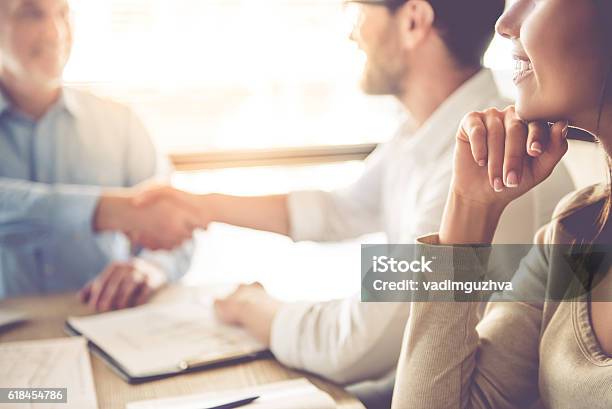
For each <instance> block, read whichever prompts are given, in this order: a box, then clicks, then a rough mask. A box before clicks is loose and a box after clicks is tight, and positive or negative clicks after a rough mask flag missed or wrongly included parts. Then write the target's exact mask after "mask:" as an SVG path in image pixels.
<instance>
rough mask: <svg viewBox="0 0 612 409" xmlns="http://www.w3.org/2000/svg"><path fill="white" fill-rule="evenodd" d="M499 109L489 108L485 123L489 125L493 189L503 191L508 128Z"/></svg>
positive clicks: (489, 164) (488, 148)
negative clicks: (506, 128) (505, 126)
mask: <svg viewBox="0 0 612 409" xmlns="http://www.w3.org/2000/svg"><path fill="white" fill-rule="evenodd" d="M498 112H499V111H497V110H489V111H487V112H486V117H485V124H486V126H487V150H488V155H489V160H488V170H489V183H490V185H491V187H492V188H493V190H495V191H496V192H501V191H503V190H504V182H503V169H504V151H505V139H506V130H505V129H504V123H503V121H502V118H501V117H500V115H498V114H497V113H498Z"/></svg>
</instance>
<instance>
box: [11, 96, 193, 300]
mask: <svg viewBox="0 0 612 409" xmlns="http://www.w3.org/2000/svg"><path fill="white" fill-rule="evenodd" d="M170 171H171V168H170V166H169V164H168V162H167V160H165V159H163V158H161V157H159V156H158V155H157V153H156V151H155V148H154V146H153V144H152V142H151V139H150V137H149V135H148V133H147V132H146V130H145V128H144V127H143V125H142V123H141V122H140V121H139V120H138V118H137V117H136V116H135V115H134V114H133V113H132V112H131V111H130V110H129V109H128V108H126V107H124V106H122V105H119V104H116V103H114V102H110V101H106V100H102V99H99V98H97V97H95V96H93V95H90V94H87V93H84V92H81V91H77V90H73V89H68V88H64V89H63V91H62V96H61V98H60V99H59V100H58V102H57V103H56V104H55V105H54V106H53V107H52V108H51V109H50V110H49V111H48V112H47V113H46V114H45V115H44V117H42V118H41V119H40V120H38V121H34V120H32V119H30V118H28V117H27V116H25V115H23V114H21V113H20V112H17V111H16V110H15V109H13V108H12V107H11V105H10V102H9V101H8V100H7V98H6V97H5V96H4V95H2V93H0V298H4V297H9V296H16V295H24V294H41V293H52V292H60V291H68V290H77V289H80V288H81V287H82V286H83V285H85V284H86V283H87V282H88V281H89V280H91V279H92V278H94V277H95V276H97V275H98V274H99V273H100V272H101V271H102V270H103V269H104V268H105V267H106V266H107V265H108V264H109V263H110V262H111V261H125V260H127V259H129V257H130V254H129V243H128V241H127V239H126V238H125V236H123V235H122V234H118V233H105V234H96V233H95V232H94V231H93V230H92V217H93V214H94V212H95V209H96V205H97V202H98V198H99V195H100V193H101V191H102V190H103V189H104V188H107V187H129V186H134V185H136V184H138V183H140V182H142V181H144V180H146V179H149V178H151V177H158V178H159V177H160V176H161V177H164V178H167V177H168V176H169V173H170ZM192 254H193V243H192V242H188V243H185V244H184V245H183V246H182V247H180V248H178V249H176V250H175V251H173V252H164V251H158V252H152V251H144V252H142V253H141V254H139V257H140V258H143V259H145V260H147V261H150V262H153V263H156V264H157V265H159V266H160V267H161V268H162V269H163V270H165V271H166V273H167V274H168V276H169V279H170V280H171V281H175V280H177V279H179V278H180V277H181V276H182V275H183V274H184V273H185V272H186V271H187V270H188V268H189V265H190V261H191V256H192Z"/></svg>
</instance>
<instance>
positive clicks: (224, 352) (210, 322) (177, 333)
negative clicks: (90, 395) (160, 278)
mask: <svg viewBox="0 0 612 409" xmlns="http://www.w3.org/2000/svg"><path fill="white" fill-rule="evenodd" d="M67 324H68V326H69V327H70V328H71V329H72V330H74V331H75V332H77V333H79V334H82V335H83V336H85V337H86V338H88V339H89V340H90V341H92V342H93V343H94V344H95V345H96V346H97V347H98V348H99V349H100V350H102V352H103V353H104V354H105V355H106V357H107V360H108V361H109V362H111V363H112V364H113V365H114V366H115V367H116V368H115V369H119V371H120V373H121V374H122V376H124V377H127V378H128V380H130V381H133V380H134V379H145V380H146V378H147V377H154V376H159V375H168V374H174V373H180V372H182V371H184V370H187V369H189V368H191V367H197V366H202V365H206V364H212V363H216V362H222V361H228V360H232V359H236V358H239V357H245V356H249V355H253V354H256V353H258V352H262V351H264V350H265V349H266V348H265V347H264V346H263V345H261V344H260V343H259V342H257V341H256V340H255V339H254V338H252V337H251V336H250V335H249V334H248V333H247V332H246V331H244V330H242V329H240V328H237V327H233V326H228V325H223V324H221V323H219V322H218V321H217V319H216V318H215V316H214V311H213V309H212V305H210V304H204V303H195V302H190V303H180V304H149V305H144V306H141V307H137V308H132V309H128V310H123V311H115V312H110V313H106V314H100V315H95V316H90V317H72V318H70V319H69V320H68V323H67Z"/></svg>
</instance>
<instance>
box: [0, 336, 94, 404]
mask: <svg viewBox="0 0 612 409" xmlns="http://www.w3.org/2000/svg"><path fill="white" fill-rule="evenodd" d="M0 388H67V403H15V404H7V403H4V404H0V407H1V408H11V409H12V408H15V409H29V408H43V407H44V408H45V409H51V408H61V409H96V408H97V407H98V403H97V400H96V391H95V388H94V382H93V375H92V372H91V362H90V360H89V351H88V350H87V341H86V340H85V339H83V338H60V339H49V340H42V341H24V342H8V343H4V344H0Z"/></svg>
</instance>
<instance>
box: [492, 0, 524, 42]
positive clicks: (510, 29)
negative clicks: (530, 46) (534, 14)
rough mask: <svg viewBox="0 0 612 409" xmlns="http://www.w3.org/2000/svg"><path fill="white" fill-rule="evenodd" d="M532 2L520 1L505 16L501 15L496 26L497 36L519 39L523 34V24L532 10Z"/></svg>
mask: <svg viewBox="0 0 612 409" xmlns="http://www.w3.org/2000/svg"><path fill="white" fill-rule="evenodd" d="M530 1H531V0H527V1H526V0H518V1H516V2H515V3H514V4H512V6H510V7H509V8H508V9H507V10H506V11H505V12H504V14H502V15H501V17H500V18H499V20H497V24H496V25H495V31H496V32H497V34H499V35H500V36H502V37H504V38H509V39H510V38H519V36H520V32H521V24H522V22H523V19H524V17H525V14H526V13H527V10H528V9H529V8H530V5H529V4H528V3H530Z"/></svg>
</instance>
